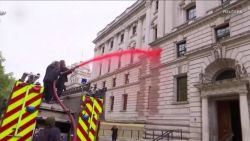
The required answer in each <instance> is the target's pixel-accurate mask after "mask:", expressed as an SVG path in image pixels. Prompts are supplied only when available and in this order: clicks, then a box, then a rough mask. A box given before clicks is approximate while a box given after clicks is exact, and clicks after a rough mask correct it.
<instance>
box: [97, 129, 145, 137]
mask: <svg viewBox="0 0 250 141" xmlns="http://www.w3.org/2000/svg"><path fill="white" fill-rule="evenodd" d="M144 132H145V131H144V130H130V129H118V133H117V138H130V139H142V138H143V136H144ZM111 135H112V131H111V129H100V130H99V136H109V137H111Z"/></svg>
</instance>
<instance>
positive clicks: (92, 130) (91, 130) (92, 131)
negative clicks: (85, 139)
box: [90, 128, 95, 136]
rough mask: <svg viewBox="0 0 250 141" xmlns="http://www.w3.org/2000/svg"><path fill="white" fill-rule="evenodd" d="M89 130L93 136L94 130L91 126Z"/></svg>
mask: <svg viewBox="0 0 250 141" xmlns="http://www.w3.org/2000/svg"><path fill="white" fill-rule="evenodd" d="M90 132H91V133H92V135H93V136H95V130H94V129H93V128H91V129H90Z"/></svg>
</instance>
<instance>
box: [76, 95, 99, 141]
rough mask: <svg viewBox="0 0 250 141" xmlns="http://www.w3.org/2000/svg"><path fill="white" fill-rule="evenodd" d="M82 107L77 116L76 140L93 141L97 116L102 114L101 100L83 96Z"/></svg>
mask: <svg viewBox="0 0 250 141" xmlns="http://www.w3.org/2000/svg"><path fill="white" fill-rule="evenodd" d="M82 106H83V111H82V112H81V114H80V116H79V120H78V126H77V140H78V141H95V139H96V137H95V135H96V129H97V124H98V123H97V121H98V120H99V115H100V114H101V113H102V106H103V100H101V99H98V100H97V99H95V98H94V97H90V96H83V97H82ZM84 117H85V118H84Z"/></svg>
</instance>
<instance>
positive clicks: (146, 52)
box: [77, 48, 162, 67]
mask: <svg viewBox="0 0 250 141" xmlns="http://www.w3.org/2000/svg"><path fill="white" fill-rule="evenodd" d="M161 51H162V49H161V48H159V49H154V50H142V49H130V50H125V51H119V52H113V53H109V54H105V55H102V56H97V57H95V58H93V59H90V60H88V61H85V62H82V63H81V64H79V65H78V66H77V67H81V66H84V65H86V64H89V63H91V62H95V61H100V60H103V59H108V58H112V57H119V56H122V55H125V54H143V55H145V56H146V57H157V56H159V55H160V54H161Z"/></svg>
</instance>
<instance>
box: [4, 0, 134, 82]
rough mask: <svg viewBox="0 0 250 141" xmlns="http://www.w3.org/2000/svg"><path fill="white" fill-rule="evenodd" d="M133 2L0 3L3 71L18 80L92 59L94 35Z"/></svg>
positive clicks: (131, 0)
mask: <svg viewBox="0 0 250 141" xmlns="http://www.w3.org/2000/svg"><path fill="white" fill-rule="evenodd" d="M134 2H135V1H133V0H130V1H124V0H123V1H114V0H113V1H90V0H89V1H84V0H83V1H0V11H5V12H6V15H4V16H0V51H1V52H2V56H3V57H4V58H5V59H6V61H5V62H4V66H5V71H6V72H7V73H9V72H12V73H13V74H14V75H13V76H14V77H15V78H16V79H19V78H20V77H21V76H22V74H23V72H33V73H40V74H41V78H40V82H41V81H42V78H43V76H44V73H45V70H46V67H47V66H48V65H49V64H50V63H51V62H53V61H55V60H62V59H64V60H65V61H66V65H70V64H73V63H75V62H80V61H84V60H87V59H90V58H92V57H93V56H94V46H95V45H94V44H93V43H92V41H93V40H94V39H95V38H96V36H97V33H98V32H99V31H100V30H102V29H103V28H104V27H105V26H106V25H107V24H109V23H110V22H111V21H112V20H114V19H115V17H117V16H119V15H120V14H121V13H122V12H123V11H124V10H126V8H128V7H129V6H130V5H132V4H133V3H134Z"/></svg>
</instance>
